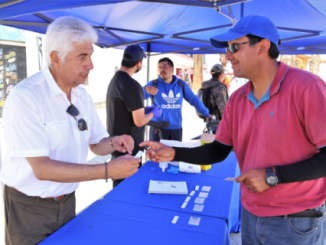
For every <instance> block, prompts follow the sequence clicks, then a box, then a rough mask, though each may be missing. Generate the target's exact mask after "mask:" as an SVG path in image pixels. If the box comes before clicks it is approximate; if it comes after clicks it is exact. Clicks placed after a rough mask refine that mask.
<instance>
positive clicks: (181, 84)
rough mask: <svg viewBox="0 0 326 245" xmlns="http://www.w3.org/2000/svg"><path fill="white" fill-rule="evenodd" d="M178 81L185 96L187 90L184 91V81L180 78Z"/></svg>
mask: <svg viewBox="0 0 326 245" xmlns="http://www.w3.org/2000/svg"><path fill="white" fill-rule="evenodd" d="M178 83H179V86H180V87H181V90H182V94H183V98H184V97H185V91H184V87H183V83H182V81H181V80H180V79H178Z"/></svg>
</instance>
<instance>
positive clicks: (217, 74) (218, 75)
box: [212, 72, 222, 79]
mask: <svg viewBox="0 0 326 245" xmlns="http://www.w3.org/2000/svg"><path fill="white" fill-rule="evenodd" d="M221 74H222V72H220V73H214V74H212V77H213V78H215V79H218V78H219V77H220V75H221Z"/></svg>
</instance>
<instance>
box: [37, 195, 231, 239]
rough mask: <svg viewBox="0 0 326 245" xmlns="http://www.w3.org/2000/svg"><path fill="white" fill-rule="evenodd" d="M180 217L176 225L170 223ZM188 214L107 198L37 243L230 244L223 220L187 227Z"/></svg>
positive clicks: (211, 219) (205, 221) (203, 219)
mask: <svg viewBox="0 0 326 245" xmlns="http://www.w3.org/2000/svg"><path fill="white" fill-rule="evenodd" d="M175 215H177V216H179V219H178V221H177V223H176V224H172V223H171V221H172V219H173V218H174V216H175ZM190 216H192V215H190V214H187V213H180V212H175V211H169V210H163V209H158V208H151V207H144V206H139V205H134V204H130V203H122V202H118V201H112V200H108V199H103V200H99V201H97V202H95V203H93V204H92V205H91V206H90V207H88V208H87V209H86V210H84V211H83V212H82V213H80V214H79V215H78V216H77V217H76V218H74V219H72V220H71V221H70V222H68V223H67V224H66V225H64V226H63V227H62V228H60V229H59V230H57V231H56V232H55V233H53V234H52V235H51V236H49V237H48V238H47V239H45V240H44V241H43V242H41V243H40V244H42V245H51V244H55V245H57V244H61V245H65V244H67V245H68V244H69V245H71V244H79V245H83V244H85V245H86V244H87V245H89V244H96V245H100V244H114V245H127V244H128V245H129V244H136V245H138V244H139V245H140V244H141V245H161V244H162V245H166V244H168V245H180V244H187V245H198V244H216V245H217V244H218V245H222V244H224V245H229V236H228V231H227V225H226V223H225V221H223V220H220V219H216V218H211V217H207V216H201V215H198V214H196V215H194V216H196V217H200V218H201V221H200V225H199V226H193V225H189V224H188V222H189V219H190Z"/></svg>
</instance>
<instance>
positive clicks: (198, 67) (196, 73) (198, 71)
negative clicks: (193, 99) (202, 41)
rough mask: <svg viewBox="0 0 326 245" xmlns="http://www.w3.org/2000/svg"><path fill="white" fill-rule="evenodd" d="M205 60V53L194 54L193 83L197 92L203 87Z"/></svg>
mask: <svg viewBox="0 0 326 245" xmlns="http://www.w3.org/2000/svg"><path fill="white" fill-rule="evenodd" d="M203 60H204V55H202V54H194V69H193V84H192V90H193V91H194V93H197V91H198V89H200V88H201V83H202V82H203Z"/></svg>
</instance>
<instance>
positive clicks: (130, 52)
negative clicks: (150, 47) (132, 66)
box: [123, 44, 146, 61]
mask: <svg viewBox="0 0 326 245" xmlns="http://www.w3.org/2000/svg"><path fill="white" fill-rule="evenodd" d="M126 54H127V55H126ZM125 55H126V56H127V57H125ZM143 58H146V55H145V53H144V50H143V49H142V48H141V47H140V46H139V45H137V44H134V45H130V46H128V47H127V48H126V49H125V52H124V53H123V59H124V60H125V61H140V60H142V59H143Z"/></svg>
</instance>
